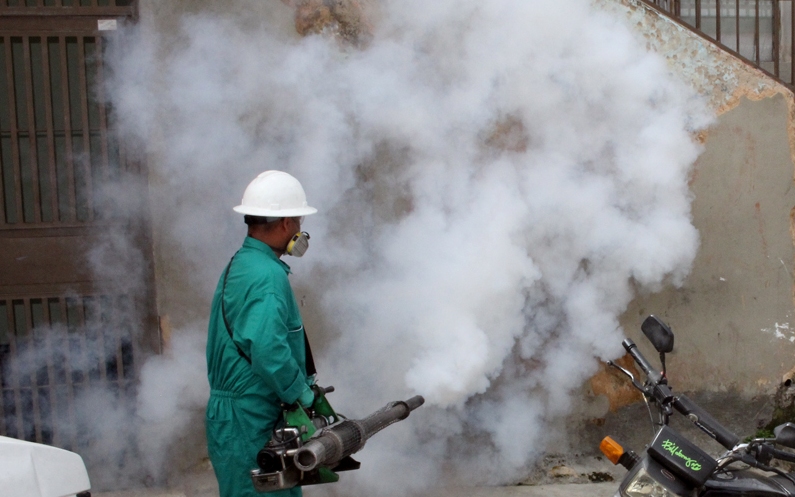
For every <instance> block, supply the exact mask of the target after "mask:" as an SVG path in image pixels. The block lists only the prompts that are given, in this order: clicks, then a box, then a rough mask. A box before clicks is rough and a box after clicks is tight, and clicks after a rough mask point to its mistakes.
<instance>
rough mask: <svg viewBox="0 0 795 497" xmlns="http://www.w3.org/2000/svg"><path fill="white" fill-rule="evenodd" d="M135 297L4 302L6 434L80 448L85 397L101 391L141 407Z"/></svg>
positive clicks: (1, 345)
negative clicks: (79, 409)
mask: <svg viewBox="0 0 795 497" xmlns="http://www.w3.org/2000/svg"><path fill="white" fill-rule="evenodd" d="M130 305H131V301H130V299H129V298H127V297H111V296H98V297H93V296H91V297H48V298H29V299H12V300H0V364H2V374H0V389H1V390H2V411H0V433H2V434H3V435H5V436H10V437H14V438H19V439H25V440H29V441H33V442H39V443H46V444H53V445H58V446H60V447H65V448H72V449H75V450H76V449H78V448H79V446H80V445H81V444H84V443H86V442H88V441H89V437H87V436H84V435H83V434H82V432H86V431H88V427H86V426H81V424H80V421H81V420H80V419H77V418H76V417H75V409H74V407H75V402H77V401H79V398H80V395H81V393H82V392H84V391H86V390H87V389H88V388H90V387H92V386H97V385H99V386H101V387H102V388H103V389H105V390H109V391H111V392H113V394H114V395H116V396H117V398H118V402H119V404H123V403H125V402H126V403H133V402H134V387H135V384H134V379H135V372H134V369H135V368H134V353H133V350H134V347H133V324H132V323H131V322H130V321H129V319H127V316H130V315H131V312H130V309H129V306H130Z"/></svg>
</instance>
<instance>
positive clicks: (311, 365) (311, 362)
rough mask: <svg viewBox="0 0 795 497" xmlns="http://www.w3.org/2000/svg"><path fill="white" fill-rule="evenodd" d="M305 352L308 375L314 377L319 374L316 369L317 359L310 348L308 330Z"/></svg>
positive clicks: (305, 338)
mask: <svg viewBox="0 0 795 497" xmlns="http://www.w3.org/2000/svg"><path fill="white" fill-rule="evenodd" d="M304 351H305V358H306V360H305V361H304V362H305V363H306V375H307V376H314V375H316V374H317V369H315V359H314V358H313V357H312V347H310V346H309V337H308V336H307V335H306V328H304Z"/></svg>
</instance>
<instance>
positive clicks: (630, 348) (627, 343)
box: [621, 338, 662, 385]
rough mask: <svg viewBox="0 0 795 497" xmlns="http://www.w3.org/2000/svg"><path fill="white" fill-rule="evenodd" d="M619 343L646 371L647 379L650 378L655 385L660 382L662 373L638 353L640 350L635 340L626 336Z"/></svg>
mask: <svg viewBox="0 0 795 497" xmlns="http://www.w3.org/2000/svg"><path fill="white" fill-rule="evenodd" d="M621 345H623V346H624V349H625V350H626V351H627V353H628V354H629V355H631V356H632V358H633V359H635V362H637V363H638V366H640V369H642V370H643V372H644V373H646V376H648V377H649V380H651V381H652V383H654V384H655V385H656V384H658V383H660V380H661V379H662V375H661V374H660V373H658V372H657V371H656V370H655V369H654V368H653V367H652V365H651V364H649V361H647V360H646V358H645V357H643V354H641V353H640V350H638V346H637V345H635V342H633V341H632V340H630V339H629V338H627V339H625V340H624V341H623V342H621Z"/></svg>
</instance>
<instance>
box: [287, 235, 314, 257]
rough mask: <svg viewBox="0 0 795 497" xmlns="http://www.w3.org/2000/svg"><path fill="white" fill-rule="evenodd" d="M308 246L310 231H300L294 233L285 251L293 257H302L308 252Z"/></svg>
mask: <svg viewBox="0 0 795 497" xmlns="http://www.w3.org/2000/svg"><path fill="white" fill-rule="evenodd" d="M308 248H309V233H307V232H306V231H299V232H298V233H296V234H295V235H293V238H292V239H291V240H290V243H288V244H287V249H285V251H284V252H285V253H286V254H287V255H292V256H293V257H301V256H303V255H304V254H305V253H306V249H308Z"/></svg>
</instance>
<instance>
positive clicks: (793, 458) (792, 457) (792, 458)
mask: <svg viewBox="0 0 795 497" xmlns="http://www.w3.org/2000/svg"><path fill="white" fill-rule="evenodd" d="M770 452H771V453H772V454H773V457H775V458H776V459H781V460H782V461H787V462H795V454H793V453H792V452H787V451H784V450H779V449H774V448H771V449H770Z"/></svg>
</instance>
